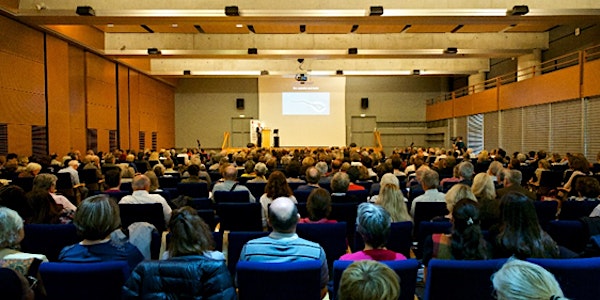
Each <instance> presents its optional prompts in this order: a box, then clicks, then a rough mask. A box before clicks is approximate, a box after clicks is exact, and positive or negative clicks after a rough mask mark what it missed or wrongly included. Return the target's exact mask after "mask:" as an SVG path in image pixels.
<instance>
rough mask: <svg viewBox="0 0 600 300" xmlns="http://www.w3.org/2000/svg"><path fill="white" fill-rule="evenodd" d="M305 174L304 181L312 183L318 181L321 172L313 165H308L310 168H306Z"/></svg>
mask: <svg viewBox="0 0 600 300" xmlns="http://www.w3.org/2000/svg"><path fill="white" fill-rule="evenodd" d="M305 175H306V181H307V182H308V183H313V184H315V183H319V180H320V179H321V173H320V172H319V170H317V168H315V167H310V168H308V169H306V174H305Z"/></svg>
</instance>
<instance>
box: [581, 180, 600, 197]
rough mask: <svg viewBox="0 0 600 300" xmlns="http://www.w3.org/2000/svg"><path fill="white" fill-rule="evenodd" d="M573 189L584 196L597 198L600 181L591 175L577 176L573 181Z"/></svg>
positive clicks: (599, 193) (599, 190) (599, 192)
mask: <svg viewBox="0 0 600 300" xmlns="http://www.w3.org/2000/svg"><path fill="white" fill-rule="evenodd" d="M575 190H576V191H577V192H578V193H579V194H580V195H581V197H585V198H591V199H593V198H598V195H600V183H599V182H598V179H596V178H594V177H591V176H581V177H578V179H577V181H576V183H575Z"/></svg>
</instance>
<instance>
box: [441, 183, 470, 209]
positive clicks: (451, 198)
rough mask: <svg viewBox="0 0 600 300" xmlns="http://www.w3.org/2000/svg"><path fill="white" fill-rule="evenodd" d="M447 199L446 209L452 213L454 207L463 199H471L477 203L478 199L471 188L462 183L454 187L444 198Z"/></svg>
mask: <svg viewBox="0 0 600 300" xmlns="http://www.w3.org/2000/svg"><path fill="white" fill-rule="evenodd" d="M444 198H445V199H446V208H447V209H448V211H449V212H452V210H453V209H454V205H455V204H456V203H457V202H458V201H460V200H462V199H465V198H466V199H471V200H473V201H475V202H477V198H476V197H475V195H473V192H472V191H471V187H470V186H468V185H465V184H462V183H458V184H455V185H453V186H452V187H451V188H450V190H448V192H447V193H446V195H445V196H444Z"/></svg>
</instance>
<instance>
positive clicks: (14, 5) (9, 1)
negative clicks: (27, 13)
mask: <svg viewBox="0 0 600 300" xmlns="http://www.w3.org/2000/svg"><path fill="white" fill-rule="evenodd" d="M0 6H1V7H2V8H4V9H7V10H10V11H12V12H17V11H18V10H19V0H0Z"/></svg>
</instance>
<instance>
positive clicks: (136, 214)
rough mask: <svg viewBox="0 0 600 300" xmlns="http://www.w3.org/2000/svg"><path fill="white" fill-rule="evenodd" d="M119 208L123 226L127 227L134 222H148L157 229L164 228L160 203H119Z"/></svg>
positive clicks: (162, 229) (163, 216) (163, 217)
mask: <svg viewBox="0 0 600 300" xmlns="http://www.w3.org/2000/svg"><path fill="white" fill-rule="evenodd" d="M119 210H120V211H121V225H122V226H123V227H128V226H129V225H131V224H132V223H135V222H148V223H150V224H152V225H154V227H156V229H157V230H158V231H164V230H165V228H166V226H165V215H164V214H163V207H162V204H160V203H145V204H119Z"/></svg>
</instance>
